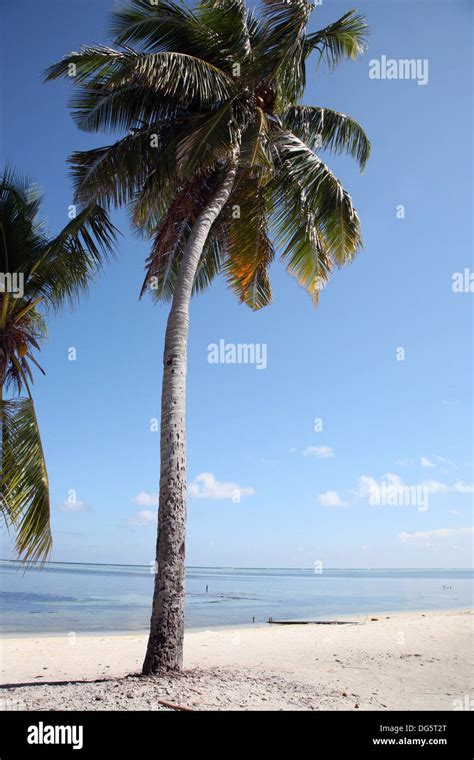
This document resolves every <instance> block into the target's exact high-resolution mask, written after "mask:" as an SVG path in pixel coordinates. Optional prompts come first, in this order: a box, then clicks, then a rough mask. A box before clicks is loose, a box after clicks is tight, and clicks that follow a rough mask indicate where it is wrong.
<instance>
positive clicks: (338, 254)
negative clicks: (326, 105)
mask: <svg viewBox="0 0 474 760" xmlns="http://www.w3.org/2000/svg"><path fill="white" fill-rule="evenodd" d="M273 132H274V145H275V148H276V150H277V151H278V155H279V160H280V161H281V164H280V179H281V183H280V191H281V194H282V200H283V199H284V198H285V193H287V192H288V191H289V190H290V188H292V192H294V193H296V194H300V196H301V198H302V203H303V206H304V208H306V209H307V210H308V213H309V214H311V216H312V218H314V223H315V224H316V226H317V228H318V231H319V234H320V235H321V236H322V237H323V239H324V241H325V243H326V245H327V246H328V248H329V250H330V255H331V257H332V258H333V259H334V261H335V262H336V264H337V265H339V266H342V265H343V264H346V263H348V262H349V261H351V260H352V259H353V257H354V255H355V254H356V252H357V250H358V249H359V248H360V247H361V245H362V235H361V230H360V221H359V217H358V215H357V213H356V211H355V209H354V207H353V205H352V199H351V197H350V195H349V193H347V192H346V190H344V188H343V186H342V185H341V183H340V182H339V180H338V179H337V178H336V177H335V176H334V174H333V173H332V172H331V171H330V170H329V168H328V167H327V166H326V164H325V163H323V161H321V159H319V158H318V156H317V155H316V154H315V153H313V151H312V150H311V149H310V148H309V147H308V146H307V145H306V144H305V143H304V142H303V141H302V140H299V139H298V138H297V137H296V136H295V135H294V134H292V133H291V132H289V131H286V130H283V129H281V128H280V127H277V126H273Z"/></svg>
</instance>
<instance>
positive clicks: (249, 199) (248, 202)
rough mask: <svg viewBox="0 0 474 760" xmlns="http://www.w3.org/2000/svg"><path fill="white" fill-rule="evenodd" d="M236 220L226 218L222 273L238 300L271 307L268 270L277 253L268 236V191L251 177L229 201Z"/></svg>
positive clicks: (248, 175) (248, 176)
mask: <svg viewBox="0 0 474 760" xmlns="http://www.w3.org/2000/svg"><path fill="white" fill-rule="evenodd" d="M229 205H230V207H231V208H232V209H233V210H235V211H236V212H237V214H236V217H235V218H233V217H232V215H228V217H227V228H226V231H227V248H226V257H225V260H224V262H223V267H222V271H223V274H224V276H225V277H226V280H227V282H228V284H229V286H230V288H231V289H232V290H233V291H234V292H235V293H236V295H237V296H238V298H239V300H240V301H242V302H243V303H246V304H247V306H250V308H252V309H254V310H257V309H261V308H262V307H263V306H266V305H267V304H269V303H270V302H271V300H272V291H271V286H270V279H269V274H268V269H269V266H270V264H271V262H272V261H273V258H274V255H275V252H274V250H273V245H272V243H271V241H270V238H269V235H268V209H267V206H266V201H265V190H264V188H262V187H261V186H260V185H259V183H258V181H256V180H255V179H252V175H251V173H247V175H246V176H245V177H244V178H241V181H240V183H239V184H238V185H237V187H236V190H235V191H234V193H232V195H231V198H230V200H229Z"/></svg>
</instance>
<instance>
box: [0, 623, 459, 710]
mask: <svg viewBox="0 0 474 760" xmlns="http://www.w3.org/2000/svg"><path fill="white" fill-rule="evenodd" d="M350 620H352V621H353V622H354V623H355V624H354V625H285V626H280V625H267V626H265V627H264V626H259V627H254V628H234V629H215V630H209V631H189V632H187V633H186V636H185V672H184V674H183V675H179V676H169V677H162V678H159V677H153V678H147V679H145V678H143V677H140V676H139V675H138V674H139V672H140V666H141V662H142V658H143V655H144V651H145V644H146V635H145V634H138V635H137V634H127V635H120V634H117V635H87V636H79V635H77V636H76V635H74V634H73V633H69V634H66V635H65V636H63V637H62V636H54V637H52V636H48V637H41V636H37V637H31V638H30V637H28V638H27V637H21V638H20V637H19V638H3V639H2V640H1V642H0V648H1V681H2V684H4V685H11V684H32V685H22V686H20V685H19V686H15V687H14V688H3V689H2V690H1V692H0V698H1V699H2V700H3V709H5V708H7V709H28V710H44V709H45V710H51V709H52V710H71V709H86V710H110V709H119V710H140V709H142V710H143V709H145V710H149V709H159V708H160V702H159V700H162V701H165V702H169V703H172V704H177V705H180V706H182V707H186V708H189V709H193V710H211V709H212V710H262V709H271V710H282V709H283V710H327V709H329V710H353V709H360V710H380V709H382V710H383V709H387V710H396V709H409V710H410V709H420V710H452V709H455V708H456V707H458V709H459V705H460V703H461V702H457V701H456V700H460V701H462V700H465V698H466V695H470V694H472V693H473V678H472V676H473V667H472V666H473V662H472V622H473V616H472V613H471V612H468V611H453V612H425V613H423V612H410V613H399V614H386V615H380V614H374V615H373V616H372V617H354V618H351V619H350ZM104 679H105V680H104ZM54 681H60V682H61V683H60V684H58V685H52V684H51V683H46V682H54Z"/></svg>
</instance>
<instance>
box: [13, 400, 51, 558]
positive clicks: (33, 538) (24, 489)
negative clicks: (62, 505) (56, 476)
mask: <svg viewBox="0 0 474 760" xmlns="http://www.w3.org/2000/svg"><path fill="white" fill-rule="evenodd" d="M0 461H1V475H0V502H1V504H0V506H1V510H2V513H3V517H4V519H5V522H6V525H7V527H9V528H11V529H12V530H13V531H14V533H15V546H16V550H17V553H18V555H19V557H20V558H21V559H23V560H27V561H31V562H33V561H38V560H43V561H44V560H45V559H47V557H48V555H49V553H50V551H51V546H52V538H51V530H50V526H49V519H50V505H49V488H48V474H47V471H46V464H45V461H44V455H43V447H42V444H41V438H40V434H39V429H38V422H37V419H36V414H35V409H34V405H33V401H32V400H31V399H30V398H26V399H25V398H22V399H15V400H10V401H2V402H0Z"/></svg>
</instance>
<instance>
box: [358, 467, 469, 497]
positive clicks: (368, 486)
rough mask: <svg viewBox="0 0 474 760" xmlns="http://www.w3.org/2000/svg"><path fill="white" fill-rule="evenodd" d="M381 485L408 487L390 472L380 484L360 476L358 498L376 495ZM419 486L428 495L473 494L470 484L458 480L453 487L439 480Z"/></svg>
mask: <svg viewBox="0 0 474 760" xmlns="http://www.w3.org/2000/svg"><path fill="white" fill-rule="evenodd" d="M382 483H385V484H386V486H387V487H395V488H408V487H409V486H407V485H406V483H404V482H403V480H402V479H401V477H400V476H399V475H395V474H394V473H392V472H387V473H386V474H385V475H382V477H381V479H380V482H378V481H377V480H375V478H373V477H372V476H371V475H361V476H360V478H359V487H358V493H359V496H361V497H362V498H365V497H367V496H371V495H373V494H376V493H378V492H379V491H380V490H381V488H382ZM419 485H420V486H421V487H422V488H424V490H425V492H426V493H428V494H437V493H474V485H473V484H472V483H464V482H463V481H462V480H458V481H457V482H456V483H454V484H453V485H448V484H447V483H442V482H441V481H439V480H434V479H429V480H422V481H421V483H419Z"/></svg>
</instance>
